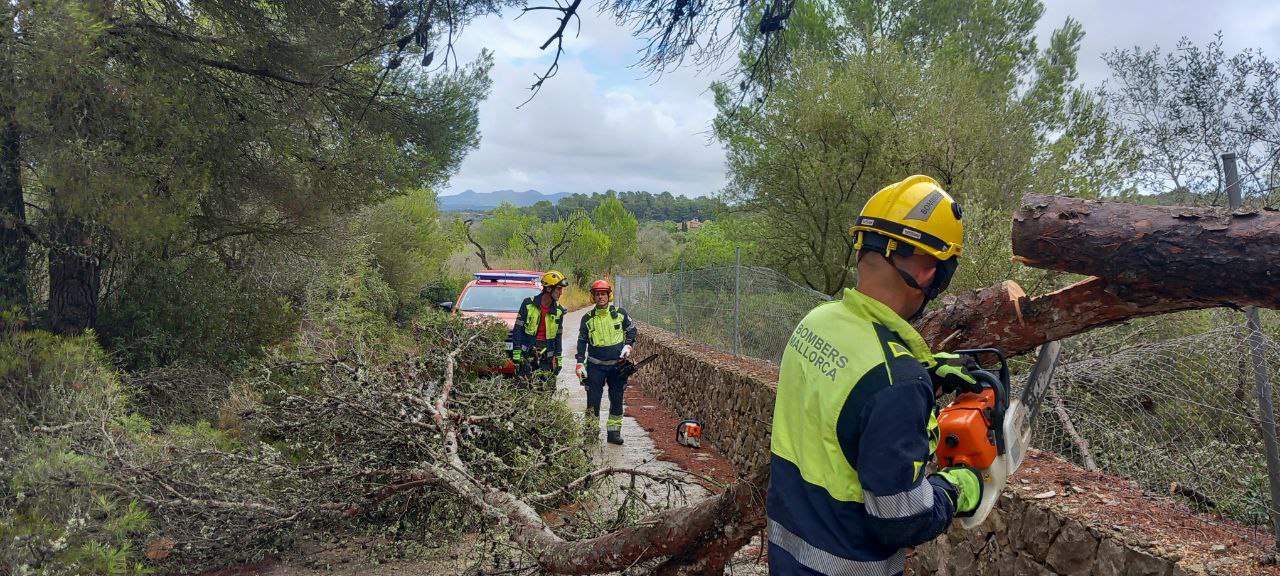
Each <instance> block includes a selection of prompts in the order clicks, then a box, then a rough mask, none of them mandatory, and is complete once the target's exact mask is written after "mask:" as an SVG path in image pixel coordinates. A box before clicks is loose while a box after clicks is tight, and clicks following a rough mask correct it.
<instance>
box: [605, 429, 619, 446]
mask: <svg viewBox="0 0 1280 576" xmlns="http://www.w3.org/2000/svg"><path fill="white" fill-rule="evenodd" d="M608 442H609V443H610V444H622V431H621V430H610V431H609V434H608Z"/></svg>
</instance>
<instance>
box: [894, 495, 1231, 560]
mask: <svg viewBox="0 0 1280 576" xmlns="http://www.w3.org/2000/svg"><path fill="white" fill-rule="evenodd" d="M911 567H912V568H913V569H914V574H917V575H924V574H933V575H937V576H959V575H968V574H984V575H993V576H1023V575H1027V576H1040V575H1045V576H1048V575H1055V574H1062V575H1070V576H1089V575H1092V576H1122V575H1135V576H1137V575H1141V576H1180V575H1183V574H1194V573H1198V572H1200V570H1193V569H1188V568H1183V567H1182V566H1179V565H1178V563H1177V561H1176V560H1175V559H1174V558H1167V557H1164V556H1162V555H1159V554H1155V553H1149V552H1146V551H1144V550H1142V549H1141V547H1140V546H1132V545H1127V544H1124V543H1122V542H1121V541H1119V540H1117V539H1115V538H1112V537H1111V536H1109V535H1106V534H1102V533H1101V532H1099V531H1098V530H1097V529H1095V528H1090V527H1087V526H1085V525H1083V524H1081V523H1080V522H1078V521H1076V520H1073V519H1069V518H1064V517H1062V516H1061V515H1060V514H1059V513H1058V511H1056V510H1054V509H1053V508H1051V507H1049V506H1048V505H1047V504H1044V503H1042V502H1040V501H1036V500H1027V499H1023V498H1022V497H1020V496H1018V495H1017V494H1014V493H1012V492H1011V491H1006V492H1005V494H1004V495H1003V496H1001V498H1000V502H999V504H998V505H997V506H996V509H995V510H994V511H992V513H991V515H990V516H988V517H987V521H986V522H984V523H983V524H982V525H981V526H979V527H978V528H977V529H974V530H964V529H963V528H961V527H960V526H959V525H958V524H957V525H953V527H952V529H951V530H950V531H948V532H947V534H946V535H945V536H943V537H940V538H937V539H936V540H934V541H933V542H930V543H928V544H926V545H924V546H921V547H919V548H917V549H916V553H915V555H914V556H913V557H912V562H911ZM1223 573H1224V574H1227V573H1231V574H1234V573H1237V572H1234V571H1232V572H1223Z"/></svg>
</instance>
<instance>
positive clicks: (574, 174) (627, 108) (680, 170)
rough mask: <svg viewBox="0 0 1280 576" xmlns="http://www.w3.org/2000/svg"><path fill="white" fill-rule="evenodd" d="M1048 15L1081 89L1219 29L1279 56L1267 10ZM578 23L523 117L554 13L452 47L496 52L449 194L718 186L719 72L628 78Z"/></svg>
mask: <svg viewBox="0 0 1280 576" xmlns="http://www.w3.org/2000/svg"><path fill="white" fill-rule="evenodd" d="M587 4H589V3H586V2H584V6H585V5H587ZM1045 4H1046V8H1045V15H1044V17H1043V18H1042V19H1041V26H1040V30H1039V34H1040V37H1041V39H1042V41H1041V45H1044V44H1045V43H1046V42H1047V39H1048V35H1049V33H1050V32H1051V31H1052V30H1053V28H1056V27H1058V26H1060V25H1061V24H1062V22H1063V21H1064V20H1065V19H1066V18H1067V16H1073V17H1075V18H1076V19H1077V20H1079V21H1080V22H1081V23H1082V24H1083V25H1084V29H1085V32H1086V36H1085V39H1084V42H1083V45H1082V47H1081V50H1080V63H1079V68H1080V78H1081V81H1083V82H1086V83H1088V84H1090V85H1096V84H1098V83H1100V82H1102V81H1104V80H1105V79H1106V77H1107V68H1106V65H1105V64H1103V62H1102V60H1101V56H1102V54H1104V53H1106V52H1108V51H1110V50H1112V49H1114V48H1117V47H1133V46H1142V47H1151V46H1156V45H1158V46H1160V47H1161V48H1162V49H1166V50H1167V49H1169V48H1172V47H1173V46H1174V45H1175V44H1176V43H1177V41H1178V39H1179V38H1180V37H1183V36H1187V37H1189V38H1190V39H1191V40H1192V41H1194V42H1196V43H1198V44H1205V43H1207V42H1208V41H1209V40H1210V39H1211V38H1212V36H1213V34H1214V33H1215V32H1217V31H1219V30H1221V31H1222V33H1223V35H1224V44H1225V47H1226V50H1227V52H1228V54H1230V53H1234V52H1237V51H1239V50H1241V49H1243V48H1249V47H1252V48H1261V49H1263V51H1265V52H1266V53H1267V54H1268V55H1269V56H1271V57H1272V58H1277V57H1280V2H1275V1H1274V0H1226V1H1219V2H1216V3H1210V2H1208V1H1206V0H1165V1H1155V0H1142V1H1132V0H1110V1H1104V0H1046V1H1045ZM1213 4H1217V6H1214V5H1213ZM583 16H584V17H583V19H582V30H581V34H580V35H579V36H578V37H576V38H573V37H569V38H566V53H565V55H564V56H562V57H561V59H560V72H559V73H558V74H557V75H556V77H554V78H552V79H551V80H549V81H548V82H547V83H546V85H545V86H544V87H543V89H542V91H541V93H540V94H538V96H537V97H536V98H535V99H534V100H533V101H531V102H529V103H528V104H526V105H524V107H522V108H517V106H519V105H520V104H521V103H522V102H524V101H525V100H526V99H527V98H528V95H529V92H528V90H527V89H528V87H529V85H530V84H532V83H533V81H534V74H535V73H542V72H543V71H544V70H545V69H546V67H547V65H548V63H549V62H550V61H551V54H548V53H544V52H542V51H540V50H539V49H538V46H539V45H541V44H542V42H543V41H545V40H546V38H547V36H548V35H549V34H550V33H551V31H553V30H554V29H555V25H556V22H555V20H554V17H553V16H552V13H550V12H533V13H530V14H528V15H526V16H524V17H523V18H520V19H514V18H512V17H510V16H508V17H507V18H496V17H495V18H490V19H486V20H483V21H480V22H477V23H476V24H475V25H474V26H472V27H471V28H469V29H468V30H467V31H466V33H465V34H463V39H462V42H461V43H460V44H459V46H458V50H457V53H458V57H459V58H460V59H462V60H463V61H467V60H471V59H473V58H474V57H475V55H476V54H478V53H479V51H480V50H481V48H482V47H483V48H488V49H489V50H491V51H493V53H494V67H493V71H492V72H491V77H492V79H493V91H492V93H491V94H490V96H489V99H488V100H486V101H485V102H484V103H483V104H481V106H480V131H481V136H480V138H481V141H480V147H479V148H478V149H477V150H475V151H473V152H472V153H471V154H470V155H469V156H468V157H467V159H466V160H465V161H464V162H463V164H462V168H461V170H460V171H459V172H458V174H457V175H455V176H454V177H453V179H452V180H451V181H450V183H449V185H448V187H447V188H446V189H445V190H444V191H443V193H444V194H455V193H459V192H462V191H463V190H467V189H472V190H476V191H479V192H488V191H492V190H501V189H515V190H526V189H535V190H540V191H542V192H544V193H550V192H593V191H603V190H605V189H609V188H612V189H615V190H649V191H652V192H660V191H663V190H667V191H670V192H672V193H675V194H683V195H687V196H697V195H705V194H713V193H715V192H716V191H718V190H719V189H720V188H721V187H722V186H724V183H725V166H724V151H723V150H722V149H721V148H720V146H719V144H718V143H716V142H715V141H714V139H713V138H711V136H710V123H711V120H712V118H714V117H715V107H714V105H713V103H712V97H711V93H710V91H709V90H708V89H707V86H708V85H709V84H710V82H711V81H712V80H715V79H717V78H718V77H720V76H721V75H723V74H724V72H725V69H726V68H725V67H722V68H721V69H720V70H698V69H695V68H682V69H678V70H674V71H670V72H668V73H667V74H665V75H663V76H662V77H661V78H653V77H649V76H646V75H645V73H644V71H642V70H638V69H635V68H633V67H632V64H634V63H635V62H636V60H637V59H638V52H637V51H638V50H639V49H640V48H641V47H642V43H641V41H639V40H636V39H633V38H632V37H631V36H630V35H629V34H628V32H627V30H626V29H623V28H620V27H618V26H617V25H616V24H615V23H614V22H613V20H612V19H611V18H609V17H607V16H602V15H599V14H597V13H595V11H594V10H587V11H586V12H585V13H584V14H583ZM553 49H554V47H552V48H548V52H550V51H551V50H553Z"/></svg>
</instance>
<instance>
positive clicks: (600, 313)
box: [574, 280, 636, 444]
mask: <svg viewBox="0 0 1280 576" xmlns="http://www.w3.org/2000/svg"><path fill="white" fill-rule="evenodd" d="M612 295H613V287H612V286H610V285H609V282H607V281H605V280H596V281H595V283H593V284H592V285H591V299H592V300H594V301H595V304H596V305H595V308H592V309H591V310H589V311H588V312H587V313H586V314H583V315H582V326H580V327H579V328H578V353H577V355H576V356H575V358H576V359H577V361H578V363H577V366H575V367H574V372H575V373H576V374H577V375H578V379H579V380H582V383H583V385H585V386H586V387H587V419H588V420H589V421H590V420H592V419H594V420H595V424H593V426H599V425H600V399H601V397H602V396H604V390H605V388H606V387H607V388H608V390H609V418H608V420H606V424H605V429H606V430H607V432H608V433H607V434H606V440H607V441H608V442H609V443H610V444H622V395H623V392H624V391H625V390H626V389H627V377H626V376H625V375H624V373H622V372H621V371H620V370H618V367H619V364H618V363H619V362H621V361H622V360H625V359H627V358H629V357H630V356H631V346H632V345H633V344H635V343H636V325H635V324H634V323H633V322H631V317H630V316H627V311H626V310H623V309H622V308H619V307H617V306H615V305H613V304H612V303H610V301H609V300H610V297H611V296H612ZM595 430H596V431H595V434H599V433H600V429H599V428H596V429H595Z"/></svg>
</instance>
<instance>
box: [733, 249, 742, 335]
mask: <svg viewBox="0 0 1280 576" xmlns="http://www.w3.org/2000/svg"><path fill="white" fill-rule="evenodd" d="M741 295H742V248H740V247H738V246H734V247H733V355H734V356H737V355H738V350H739V349H740V348H741V340H742V336H741V334H742V332H741V331H739V330H738V311H739V310H740V306H739V301H740V300H741V299H742V296H741Z"/></svg>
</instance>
